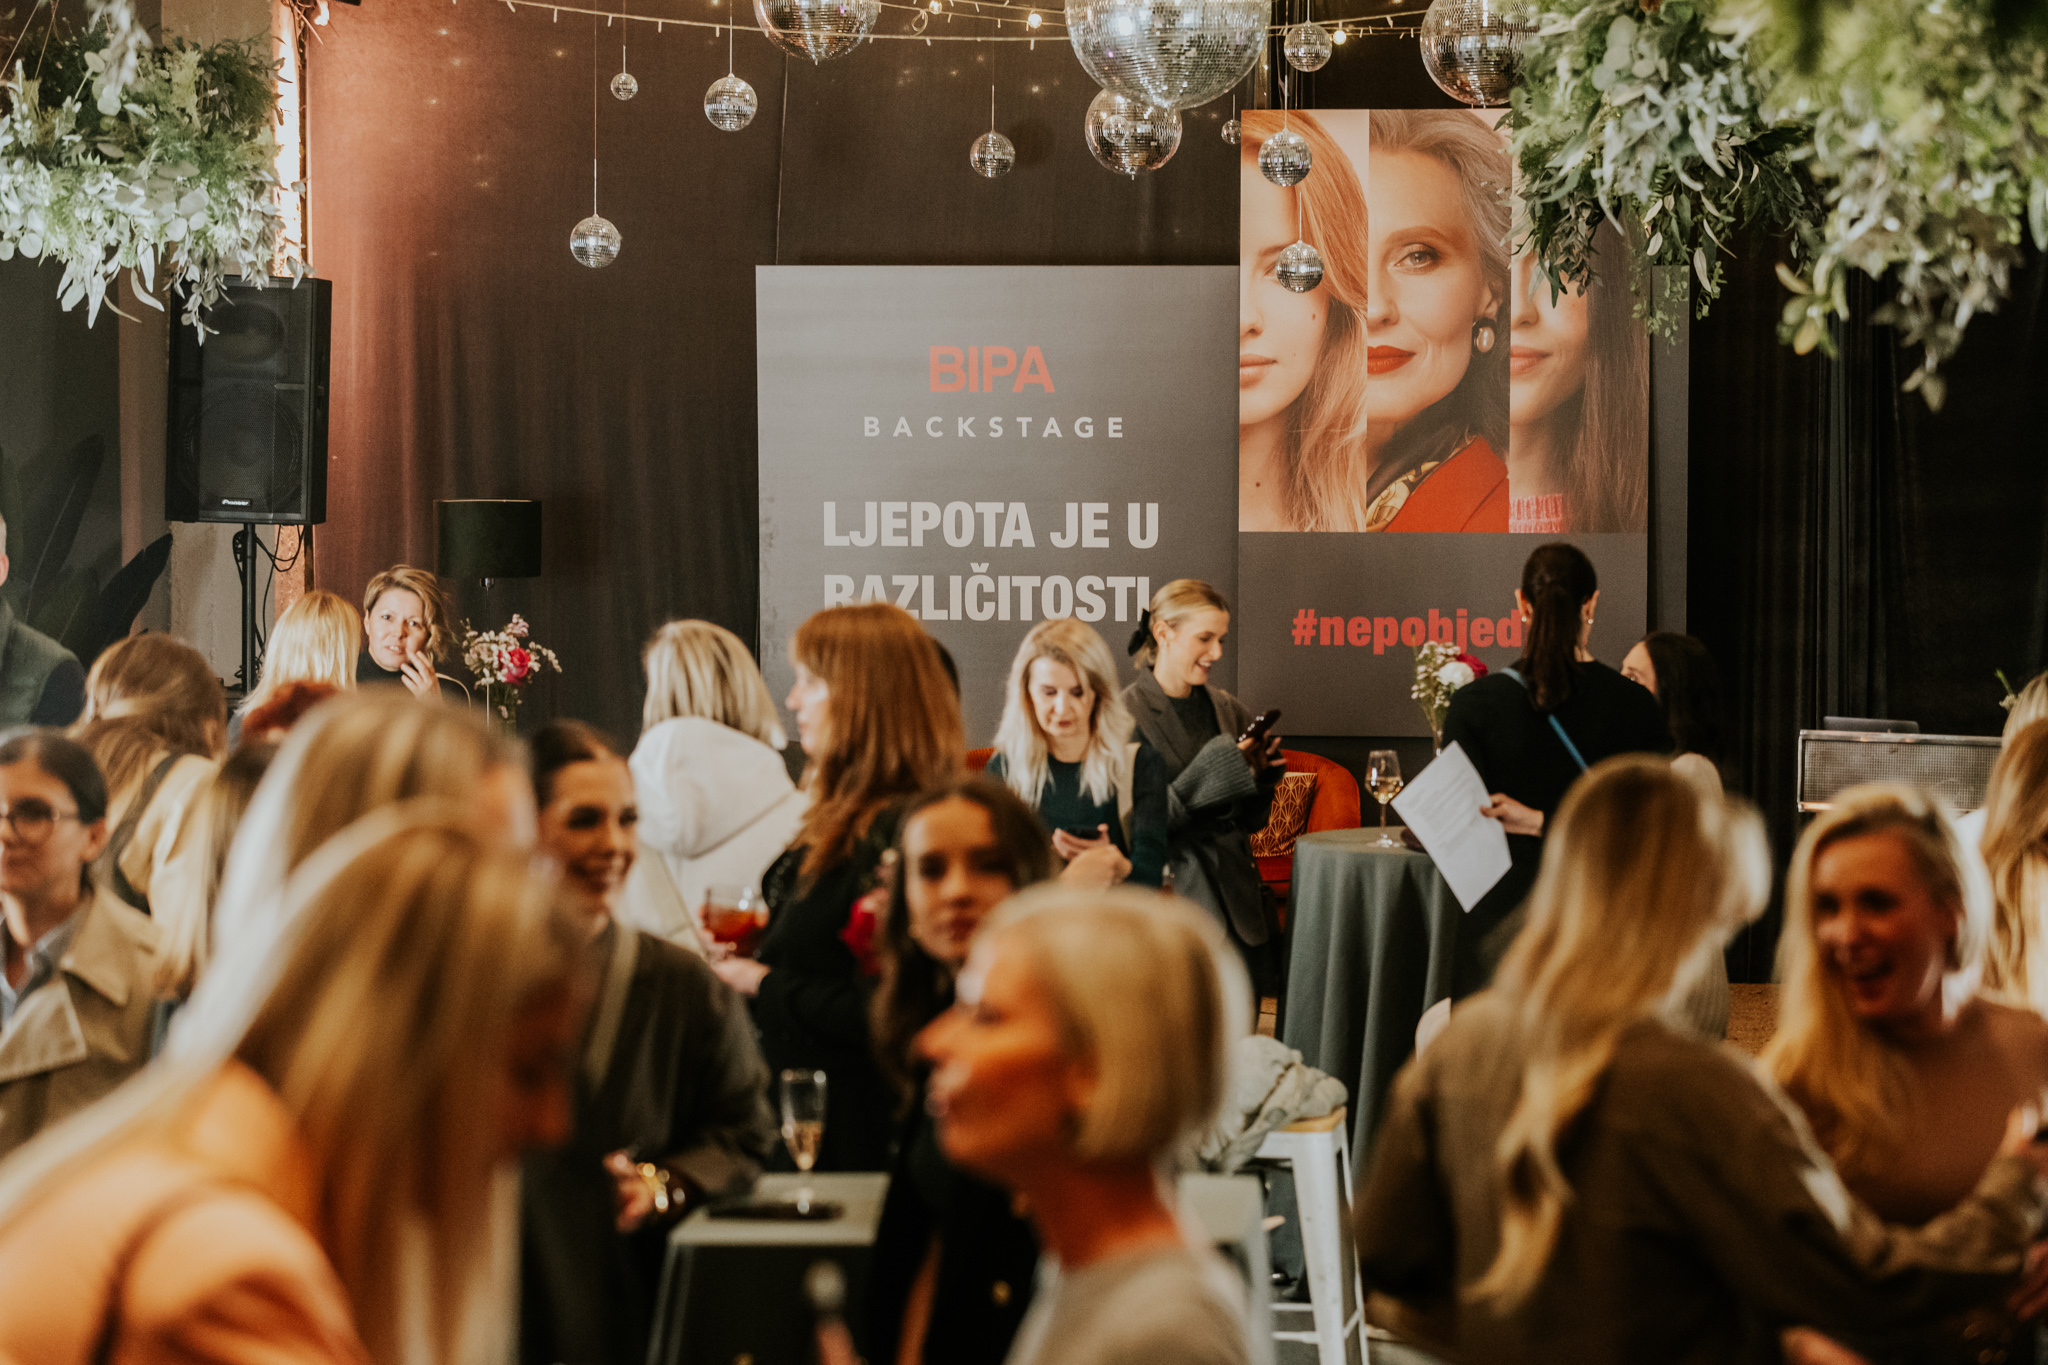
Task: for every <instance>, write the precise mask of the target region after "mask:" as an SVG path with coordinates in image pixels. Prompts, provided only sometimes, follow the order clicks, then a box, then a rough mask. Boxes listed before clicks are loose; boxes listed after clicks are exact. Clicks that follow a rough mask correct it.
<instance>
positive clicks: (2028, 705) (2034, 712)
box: [1956, 673, 2048, 848]
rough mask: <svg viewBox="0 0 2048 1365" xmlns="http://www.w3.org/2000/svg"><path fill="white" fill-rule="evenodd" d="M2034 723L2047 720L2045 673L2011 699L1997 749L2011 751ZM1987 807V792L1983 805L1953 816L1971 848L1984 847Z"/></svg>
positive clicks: (1957, 829)
mask: <svg viewBox="0 0 2048 1365" xmlns="http://www.w3.org/2000/svg"><path fill="white" fill-rule="evenodd" d="M2037 720H2048V673H2038V674H2036V675H2034V678H2033V679H2032V681H2030V682H2028V683H2027V684H2026V686H2024V687H2022V688H2021V689H2020V690H2019V695H2017V696H2016V697H2014V698H2013V703H2012V706H2011V708H2010V709H2008V710H2007V711H2006V713H2005V727H2004V728H2003V729H2002V730H2000V731H1999V732H1998V746H1999V748H2000V750H2005V749H2009V748H2011V747H2012V742H2013V740H2014V739H2015V738H2017V737H2018V736H2019V733H2020V731H2022V730H2024V729H2026V728H2027V727H2028V726H2029V725H2032V724H2033V723H2034V722H2035V721H2037ZM1990 806H1991V797H1990V794H1989V793H1988V792H1987V793H1986V794H1985V797H1984V804H1983V805H1982V806H1979V807H1978V808H1977V809H1975V810H1973V811H1969V812H1966V813H1965V814H1963V815H1959V816H1957V817H1956V832H1957V833H1958V834H1960V835H1962V837H1963V842H1964V843H1966V844H1968V845H1969V846H1970V847H1972V848H1984V847H1985V843H1984V835H1985V827H1986V823H1987V821H1988V820H1989V819H1990V816H1991V811H1990Z"/></svg>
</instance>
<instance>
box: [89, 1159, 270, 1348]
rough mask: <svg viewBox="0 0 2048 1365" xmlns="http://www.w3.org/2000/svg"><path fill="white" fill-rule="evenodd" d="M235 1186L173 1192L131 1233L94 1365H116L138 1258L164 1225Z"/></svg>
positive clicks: (111, 1286) (112, 1284)
mask: <svg viewBox="0 0 2048 1365" xmlns="http://www.w3.org/2000/svg"><path fill="white" fill-rule="evenodd" d="M234 1188H235V1186H234V1184H233V1182H230V1181H226V1180H203V1181H199V1182H197V1183H195V1184H191V1185H184V1186H181V1187H179V1188H178V1189H175V1190H172V1191H171V1192H170V1193H168V1194H166V1195H165V1196H164V1197H163V1198H161V1199H159V1200H157V1202H156V1203H154V1204H152V1205H151V1206H150V1207H149V1210H148V1212H146V1213H144V1214H143V1215H142V1217H141V1218H140V1219H139V1220H138V1221H137V1222H136V1224H135V1226H134V1227H133V1228H131V1229H129V1232H128V1237H127V1240H126V1241H124V1242H122V1244H121V1249H120V1250H119V1251H118V1252H116V1253H115V1256H114V1264H113V1266H112V1268H111V1269H110V1270H109V1271H108V1274H107V1297H106V1306H105V1307H104V1308H103V1309H102V1310H101V1313H100V1330H99V1335H98V1336H97V1337H95V1338H94V1339H93V1347H92V1355H91V1356H90V1357H89V1359H90V1360H91V1362H92V1365H112V1362H113V1359H114V1346H115V1343H116V1342H117V1341H119V1339H120V1336H121V1313H122V1306H123V1304H124V1302H125V1300H126V1297H127V1289H128V1274H129V1272H130V1271H131V1270H133V1269H134V1267H135V1258H136V1257H137V1256H139V1255H141V1254H142V1249H143V1247H145V1246H147V1245H148V1244H149V1239H150V1238H152V1237H154V1236H155V1235H156V1234H157V1233H158V1232H160V1231H162V1230H163V1226H164V1224H166V1223H168V1222H170V1221H171V1220H172V1219H173V1218H175V1217H177V1216H178V1215H179V1214H181V1213H184V1212H185V1211H186V1210H188V1209H190V1208H192V1207H193V1206H194V1205H197V1204H203V1203H205V1202H206V1201H207V1200H209V1199H216V1198H219V1197H220V1196H221V1195H223V1194H227V1193H231V1192H232V1191H233V1190H234Z"/></svg>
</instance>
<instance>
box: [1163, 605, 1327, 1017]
mask: <svg viewBox="0 0 2048 1365" xmlns="http://www.w3.org/2000/svg"><path fill="white" fill-rule="evenodd" d="M1229 634H1230V604H1229V603H1227V602H1225V601H1224V600H1223V594H1221V593H1219V592H1217V591H1216V589H1215V588H1213V587H1211V586H1209V585H1208V584H1207V583H1204V582H1202V581H1201V580H1200V579H1195V578H1176V579H1174V580H1173V581H1172V582H1171V583H1168V584H1166V585H1165V586H1164V587H1162V588H1160V589H1159V591H1158V592H1155V593H1153V594H1152V601H1151V603H1150V605H1148V606H1147V607H1146V609H1145V610H1144V611H1143V612H1142V613H1141V614H1140V615H1139V618H1138V629H1137V630H1136V631H1135V632H1134V633H1133V634H1132V636H1131V653H1132V655H1133V657H1134V658H1135V659H1136V660H1137V663H1138V680H1137V681H1136V682H1134V683H1132V684H1131V685H1130V686H1129V687H1127V688H1125V689H1124V698H1123V700H1124V705H1125V706H1126V707H1128V708H1129V709H1130V713H1131V715H1132V717H1133V718H1134V719H1135V720H1136V722H1137V726H1138V731H1139V733H1140V734H1141V735H1142V736H1143V738H1144V740H1145V743H1146V744H1147V745H1149V746H1150V747H1151V748H1152V749H1154V750H1156V751H1157V752H1158V754H1159V757H1160V759H1161V760H1162V761H1163V763H1164V766H1165V772H1166V782H1167V790H1166V829H1167V839H1168V846H1167V866H1168V868H1169V869H1170V870H1171V871H1172V874H1173V889H1174V890H1175V891H1177V892H1179V893H1180V894H1181V895H1183V896H1186V897H1187V898H1188V899H1189V900H1191V901H1193V902H1194V903H1195V904H1197V905H1199V906H1201V907H1202V908H1203V909H1205V910H1207V911H1208V912H1209V913H1210V914H1212V915H1215V916H1216V917H1217V918H1218V919H1219V920H1221V921H1222V922H1223V925H1224V927H1225V928H1226V929H1227V930H1228V931H1229V933H1230V937H1231V941H1232V942H1234V943H1236V944H1237V946H1238V951H1239V952H1241V953H1243V954H1245V960H1246V965H1247V967H1249V968H1250V970H1251V974H1252V980H1253V983H1254V985H1256V986H1258V987H1260V988H1261V993H1262V994H1270V993H1271V989H1270V988H1272V987H1274V986H1275V985H1276V984H1277V978H1278V970H1277V968H1278V964H1277V963H1270V962H1268V961H1266V959H1267V958H1268V957H1269V956H1270V954H1269V953H1268V952H1267V950H1266V944H1267V943H1268V942H1269V941H1270V940H1271V938H1272V934H1273V926H1272V925H1271V924H1270V923H1269V922H1268V919H1267V915H1266V904H1265V890H1264V888H1263V887H1262V886H1261V885H1260V883H1259V865H1258V863H1257V862H1256V861H1254V860H1253V858H1252V845H1251V836H1252V833H1253V831H1255V830H1258V829H1262V828H1264V827H1265V824H1266V819H1267V817H1268V816H1269V815H1270V814H1271V813H1272V808H1273V790H1274V788H1276V787H1277V786H1279V785H1280V777H1281V774H1282V773H1284V772H1285V771H1286V768H1287V761H1286V760H1285V759H1284V758H1282V757H1281V756H1280V737H1279V736H1278V735H1269V736H1267V737H1266V738H1265V739H1263V740H1257V741H1252V740H1245V739H1240V738H1239V736H1241V735H1242V734H1243V733H1244V730H1245V727H1246V726H1247V725H1249V724H1250V723H1251V719H1252V713H1251V711H1250V709H1249V708H1247V707H1246V706H1245V705H1244V703H1243V702H1240V701H1239V700H1238V699H1237V698H1236V697H1233V696H1231V695H1230V694H1229V693H1228V692H1225V691H1224V690H1223V689H1222V688H1220V687H1211V686H1210V685H1209V670H1210V669H1211V668H1213V667H1215V666H1216V662H1217V661H1218V660H1219V659H1221V658H1222V657H1223V640H1224V637H1226V636H1227V635H1229Z"/></svg>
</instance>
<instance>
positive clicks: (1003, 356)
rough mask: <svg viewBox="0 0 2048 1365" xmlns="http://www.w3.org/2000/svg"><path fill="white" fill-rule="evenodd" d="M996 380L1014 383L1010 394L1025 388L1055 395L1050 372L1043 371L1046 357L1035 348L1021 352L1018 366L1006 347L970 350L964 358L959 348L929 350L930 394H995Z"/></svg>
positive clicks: (943, 347) (942, 347)
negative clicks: (930, 356)
mask: <svg viewBox="0 0 2048 1365" xmlns="http://www.w3.org/2000/svg"><path fill="white" fill-rule="evenodd" d="M999 379H1011V380H1013V381H1014V382H1013V383H1012V384H1011V385H1010V390H1009V391H1010V392H1011V393H1022V392H1024V386H1025V385H1026V384H1036V385H1037V386H1038V387H1039V388H1041V389H1043V390H1045V391H1046V392H1047V393H1052V392H1054V390H1053V387H1052V372H1051V371H1050V370H1047V369H1046V368H1045V356H1044V355H1043V354H1041V353H1040V351H1039V349H1038V348H1037V347H1036V346H1026V347H1025V348H1024V359H1023V360H1022V361H1021V362H1020V361H1019V360H1018V359H1017V353H1016V352H1015V351H1014V350H1012V349H1010V348H1009V347H1008V346H969V347H968V348H967V352H966V354H965V355H962V354H961V352H960V348H959V347H958V346H934V347H932V392H933V393H958V392H960V391H961V390H962V389H965V390H967V392H969V393H994V392H995V391H996V381H997V380H999Z"/></svg>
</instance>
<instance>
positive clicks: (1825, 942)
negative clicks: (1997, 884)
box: [1764, 727, 2048, 1223]
mask: <svg viewBox="0 0 2048 1365" xmlns="http://www.w3.org/2000/svg"><path fill="white" fill-rule="evenodd" d="M2036 728H2039V729H2042V730H2048V727H2036ZM2030 747H2031V746H2030ZM1997 939H1998V927H1997V924H1996V919H1995V911H1994V909H1993V905H1992V896H1991V887H1990V884H1989V880H1988V879H1987V877H1986V876H1985V872H1984V867H1983V864H1982V863H1981V862H1980V861H1979V860H1978V859H1977V858H1976V857H1974V856H1973V855H1972V854H1971V852H1970V850H1969V849H1968V848H1967V847H1966V846H1965V845H1964V844H1963V842H1962V840H1961V839H1960V838H1959V837H1958V836H1957V834H1956V832H1955V828H1954V826H1953V825H1952V824H1951V823H1950V821H1949V819H1948V816H1947V814H1946V812H1944V811H1943V810H1942V809H1941V807H1940V806H1939V805H1938V804H1937V803H1936V802H1935V800H1934V799H1933V798H1931V797H1929V796H1928V795H1927V794H1925V793H1924V792H1920V791H1917V790H1915V789H1913V788H1910V787H1900V786H1888V785H1873V786H1867V787H1857V788H1853V789H1851V790H1850V791H1847V792H1844V793H1842V794H1841V795H1840V796H1838V797H1836V798H1835V801H1834V804H1833V805H1832V806H1830V807H1829V809H1828V810H1827V811H1826V812H1824V813H1823V814H1822V815H1821V816H1820V817H1819V818H1817V819H1816V820H1815V821H1814V822H1813V824H1812V825H1811V826H1810V827H1809V828H1808V829H1807V831H1806V836H1805V837H1804V838H1803V839H1801V840H1800V842H1799V847H1798V849H1797V851H1795V852H1794V853H1793V855H1792V866H1791V869H1790V871H1789V872H1788V873H1787V876H1786V883H1785V931H1784V936H1783V938H1782V939H1781V946H1780V949H1779V954H1780V966H1779V975H1780V977H1781V979H1782V980H1783V981H1784V983H1785V994H1784V1004H1783V1006H1782V1008H1781V1010H1780V1013H1779V1023H1778V1032H1777V1036H1776V1037H1774V1038H1773V1039H1772V1040H1771V1045H1770V1047H1769V1049H1768V1050H1767V1051H1766V1052H1765V1054H1764V1059H1765V1063H1766V1065H1768V1067H1769V1068H1770V1071H1771V1074H1772V1075H1773V1076H1774V1077H1776V1079H1777V1080H1778V1082H1779V1084H1781V1085H1783V1086H1784V1087H1785V1089H1786V1091H1787V1093H1789V1094H1790V1095H1791V1096H1792V1098H1793V1099H1795V1100H1797V1101H1798V1102H1799V1105H1800V1107H1801V1108H1803V1109H1804V1110H1806V1112H1807V1115H1808V1117H1809V1118H1810V1119H1811V1120H1812V1123H1813V1128H1814V1133H1815V1135H1816V1136H1817V1137H1818V1138H1819V1139H1820V1142H1821V1145H1822V1146H1824V1147H1825V1148H1827V1150H1828V1153H1829V1155H1830V1156H1832V1157H1833V1158H1834V1160H1835V1164H1836V1165H1837V1166H1839V1167H1841V1169H1842V1173H1843V1176H1844V1178H1845V1179H1846V1180H1847V1181H1848V1182H1849V1187H1850V1188H1851V1189H1852V1190H1854V1191H1856V1193H1857V1194H1858V1195H1859V1196H1861V1197H1862V1198H1863V1199H1864V1200H1865V1201H1866V1202H1867V1203H1869V1204H1871V1205H1872V1206H1873V1207H1875V1208H1876V1209H1877V1210H1878V1212H1879V1213H1881V1214H1883V1215H1885V1216H1886V1217H1888V1218H1892V1219H1895V1220H1897V1221H1900V1222H1912V1223H1918V1222H1924V1221H1925V1220H1926V1219H1927V1218H1929V1217H1931V1216H1932V1215H1933V1214H1934V1213H1936V1212H1938V1211H1940V1210H1941V1209H1945V1208H1947V1207H1948V1206H1949V1205H1951V1204H1953V1203H1954V1202H1955V1201H1956V1200H1957V1199H1958V1198H1960V1197H1961V1196H1962V1194H1963V1193H1964V1192H1966V1191H1967V1190H1968V1189H1969V1188H1970V1186H1971V1185H1972V1184H1974V1183H1975V1182H1976V1180H1977V1177H1978V1176H1979V1175H1980V1174H1982V1172H1983V1170H1984V1167H1985V1165H1986V1164H1987V1163H1988V1162H1989V1161H1990V1160H1991V1156H1992V1153H1993V1152H1995V1151H1996V1150H1997V1147H1998V1138H1999V1131H2000V1126H2001V1122H2002V1120H2003V1118H2004V1116H2005V1113H2006V1111H2008V1110H2009V1109H2010V1108H2011V1107H2012V1106H2013V1105H2015V1104H2018V1103H2020V1102H2022V1101H2023V1100H2028V1099H2032V1098H2034V1097H2036V1096H2039V1095H2040V1094H2041V1093H2042V1092H2043V1090H2044V1088H2048V1021H2044V1020H2043V1019H2042V1018H2041V1016H2040V1015H2038V1014H2036V1013H2035V1012H2034V1011H2033V1010H2032V1009H2031V1008H2028V1007H2026V1002H2025V999H2024V997H2023V996H2022V997H2021V999H2020V1001H2019V1007H2017V1008H2015V1007H2014V1006H2013V1005H2007V1004H2002V1003H1999V1002H1997V1001H1994V1000H1990V999H1986V998H1985V997H1984V995H1983V994H1982V993H1981V990H1980V988H1981V987H1982V985H1983V984H1984V969H1985V965H1986V961H1987V956H1988V954H1989V950H1991V949H1992V947H1993V945H1994V943H1996V942H1997ZM2021 942H2024V940H2021ZM2014 946H2017V945H2015V944H2013V943H2011V942H2008V945H2007V947H2008V950H2010V948H2012V947H2014ZM2015 965H2017V966H2018V967H2019V969H2020V970H2030V969H2031V964H2028V963H2025V962H2024V961H2022V962H2021V963H2018V964H2009V965H2008V966H2007V967H2006V968H2005V970H2007V971H2010V970H2013V968H2014V966H2015Z"/></svg>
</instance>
